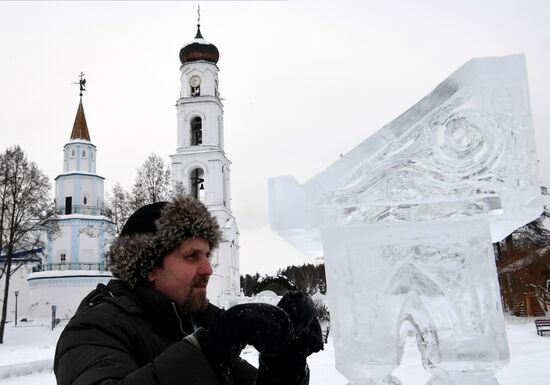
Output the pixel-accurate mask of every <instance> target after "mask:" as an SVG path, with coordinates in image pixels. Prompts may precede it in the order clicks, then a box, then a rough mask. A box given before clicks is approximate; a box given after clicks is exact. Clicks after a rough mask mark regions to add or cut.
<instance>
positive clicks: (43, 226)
mask: <svg viewBox="0 0 550 385" xmlns="http://www.w3.org/2000/svg"><path fill="white" fill-rule="evenodd" d="M0 174H1V176H0V178H1V181H0V182H1V185H2V188H1V189H0V194H2V195H1V196H0V202H1V203H2V205H1V207H0V209H1V213H0V219H1V220H2V222H1V223H0V250H1V254H3V255H4V256H5V257H4V258H3V260H2V263H1V266H0V269H1V274H2V276H3V278H4V291H3V293H4V295H3V303H2V317H1V319H0V343H3V342H4V328H5V324H6V316H7V305H8V294H9V287H10V278H11V276H12V274H13V272H14V271H15V268H14V266H12V264H13V262H14V255H15V254H16V253H18V252H24V251H30V250H33V249H35V248H38V247H41V246H42V241H41V238H42V237H41V236H42V234H43V231H44V230H50V231H52V226H53V227H55V221H51V219H53V218H54V217H55V210H54V207H53V201H52V200H51V199H50V196H49V193H50V182H49V180H48V177H47V176H46V175H45V174H44V173H43V172H42V171H40V170H39V169H38V167H37V166H36V164H35V163H34V162H29V161H28V160H27V157H26V155H25V153H24V152H23V150H22V149H21V147H19V146H14V147H12V148H8V149H7V150H6V152H5V153H3V154H0Z"/></svg>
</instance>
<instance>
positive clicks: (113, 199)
mask: <svg viewBox="0 0 550 385" xmlns="http://www.w3.org/2000/svg"><path fill="white" fill-rule="evenodd" d="M105 203H106V208H107V210H106V213H107V217H109V219H110V220H111V221H113V223H114V225H115V226H114V230H115V231H116V234H120V231H121V230H122V227H123V226H124V223H126V220H127V219H128V217H129V216H130V215H131V214H132V207H131V204H130V194H129V193H128V192H127V191H126V190H124V188H123V187H122V185H121V184H120V183H119V182H116V183H115V185H114V186H113V189H112V192H111V193H107V199H106V202H105Z"/></svg>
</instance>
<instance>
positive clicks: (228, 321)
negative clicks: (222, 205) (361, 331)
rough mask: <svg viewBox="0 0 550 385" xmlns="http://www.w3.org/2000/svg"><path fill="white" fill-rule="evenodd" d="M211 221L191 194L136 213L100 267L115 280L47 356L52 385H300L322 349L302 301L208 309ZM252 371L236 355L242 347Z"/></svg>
mask: <svg viewBox="0 0 550 385" xmlns="http://www.w3.org/2000/svg"><path fill="white" fill-rule="evenodd" d="M220 237H221V233H220V229H219V226H218V224H217V222H216V219H215V218H214V217H213V216H212V215H211V214H210V213H209V212H208V210H207V209H206V207H205V206H204V205H203V204H202V203H201V202H199V201H198V200H196V199H194V198H192V197H190V196H178V197H176V198H174V199H173V200H172V201H170V202H158V203H153V204H150V205H147V206H144V207H142V208H140V209H139V210H137V211H136V212H135V213H133V214H132V216H131V217H130V218H129V219H128V221H127V222H126V224H125V225H124V228H123V229H122V231H121V234H120V235H119V237H118V238H117V239H116V240H115V241H114V242H113V244H112V246H111V248H110V250H109V253H108V260H109V263H110V265H111V270H112V272H113V275H114V277H115V278H116V279H113V280H111V281H110V282H109V283H108V284H107V285H103V284H99V285H98V286H97V288H96V289H95V290H93V291H92V292H91V293H90V294H88V295H87V296H86V298H84V299H83V301H82V302H81V304H80V306H79V308H78V310H77V312H76V314H75V316H74V317H73V318H72V319H71V320H70V322H69V323H68V324H67V326H66V327H65V329H64V331H63V332H62V334H61V336H60V338H59V341H58V343H57V348H56V352H55V360H54V372H55V375H56V379H57V384H58V385H117V384H120V385H122V384H128V385H130V384H132V385H139V384H147V385H155V384H159V385H174V384H181V385H217V384H224V385H225V384H227V385H229V384H233V385H276V384H281V385H283V384H284V385H305V384H308V383H309V369H308V366H307V364H306V358H307V357H308V356H309V355H311V354H312V353H314V352H318V351H320V350H321V349H322V348H323V340H322V333H321V327H320V324H319V320H318V319H317V315H316V309H315V306H314V304H313V301H312V300H311V298H310V297H309V296H306V295H305V294H302V293H299V292H290V293H287V294H286V295H285V296H283V298H282V299H281V301H280V302H279V304H278V305H277V306H272V305H268V304H262V303H248V304H240V305H236V306H234V307H231V308H229V309H227V310H221V309H219V308H217V307H216V306H214V305H212V304H211V303H209V302H208V299H207V297H206V290H207V285H208V280H209V278H210V276H211V275H212V267H211V265H210V261H209V257H210V253H211V252H212V251H213V250H214V249H215V248H216V247H217V246H218V243H219V242H220ZM247 344H248V345H252V346H254V347H255V348H256V349H257V350H258V352H259V353H260V354H259V365H258V369H256V368H255V367H254V366H252V365H251V364H249V363H248V362H247V361H245V360H242V359H241V358H240V357H239V354H240V352H241V350H242V349H243V348H244V347H245V346H246V345H247Z"/></svg>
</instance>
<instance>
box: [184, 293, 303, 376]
mask: <svg viewBox="0 0 550 385" xmlns="http://www.w3.org/2000/svg"><path fill="white" fill-rule="evenodd" d="M193 337H194V338H195V339H196V340H197V342H198V343H199V345H200V347H201V350H202V351H203V353H204V355H205V356H206V358H207V359H208V361H209V362H210V364H211V365H212V367H213V368H214V370H216V371H217V372H218V374H220V375H221V376H222V377H224V376H225V375H226V374H227V373H228V371H229V363H230V360H231V358H232V357H236V356H238V355H239V354H240V353H241V350H242V349H243V348H244V347H245V346H246V345H252V346H254V347H255V348H256V350H258V352H260V353H261V354H262V353H265V354H273V355H276V354H279V353H280V352H281V351H283V350H284V349H286V348H287V347H288V345H289V344H290V343H291V341H292V340H293V339H294V329H293V327H292V323H291V322H290V319H289V316H288V315H287V314H286V313H285V312H284V311H283V310H281V309H280V308H278V307H276V306H273V305H268V304H264V303H249V304H241V305H236V306H233V307H231V308H229V309H228V310H226V311H224V312H222V313H221V314H220V315H219V316H218V317H217V318H216V319H214V320H213V321H212V323H211V324H210V325H209V326H208V328H207V329H205V328H200V329H198V330H197V331H196V332H195V333H193Z"/></svg>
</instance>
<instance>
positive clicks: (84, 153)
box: [82, 150, 86, 158]
mask: <svg viewBox="0 0 550 385" xmlns="http://www.w3.org/2000/svg"><path fill="white" fill-rule="evenodd" d="M82 157H83V158H85V157H86V150H82Z"/></svg>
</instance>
